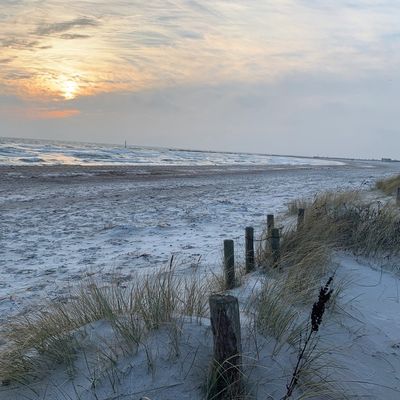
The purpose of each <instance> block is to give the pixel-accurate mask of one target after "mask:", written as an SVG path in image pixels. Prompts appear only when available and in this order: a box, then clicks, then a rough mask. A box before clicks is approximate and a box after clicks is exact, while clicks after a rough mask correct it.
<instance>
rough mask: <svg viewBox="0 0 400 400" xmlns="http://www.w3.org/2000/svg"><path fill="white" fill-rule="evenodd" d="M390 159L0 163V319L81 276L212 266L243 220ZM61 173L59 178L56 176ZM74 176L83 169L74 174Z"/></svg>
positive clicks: (252, 220) (358, 179)
mask: <svg viewBox="0 0 400 400" xmlns="http://www.w3.org/2000/svg"><path fill="white" fill-rule="evenodd" d="M398 169H400V165H398V164H397V163H389V164H384V163H372V162H371V163H364V162H359V163H351V164H349V165H346V166H337V167H308V168H300V169H299V168H280V169H277V170H276V169H274V168H272V167H258V168H250V169H249V168H247V167H242V168H239V167H235V168H230V167H212V168H208V167H169V168H168V167H162V168H160V167H140V168H139V167H125V168H124V169H120V168H115V169H113V168H108V167H107V168H105V169H102V168H82V167H77V166H75V167H70V168H65V167H53V168H51V167H36V168H32V167H27V168H24V167H15V168H11V169H10V168H2V169H1V168H0V210H1V246H0V268H1V271H2V281H1V282H0V321H1V320H4V319H5V318H6V317H7V315H10V314H13V313H15V312H18V310H21V309H22V308H24V307H25V306H28V305H31V304H34V303H35V302H36V301H40V299H42V298H47V299H60V298H62V297H63V296H67V295H68V291H69V287H70V285H71V284H74V283H77V282H79V281H80V280H81V279H82V278H83V277H84V276H86V275H87V274H88V273H99V274H101V275H102V277H103V278H104V279H107V277H109V279H115V277H116V276H118V277H119V278H118V279H120V280H129V278H130V276H131V274H132V272H134V271H137V270H138V269H141V270H146V269H149V268H155V267H158V266H162V265H165V264H166V263H167V262H168V260H169V259H170V257H171V255H174V256H175V261H176V262H177V263H178V264H180V265H181V268H183V269H189V270H190V269H191V268H195V267H196V268H213V269H215V268H217V267H218V266H219V265H220V261H221V243H222V241H223V239H226V238H232V239H235V240H236V242H237V248H238V250H237V251H238V252H239V253H241V252H242V251H241V246H242V244H243V243H242V242H243V240H242V237H243V231H244V228H245V226H248V225H252V226H254V227H255V229H256V234H260V233H261V229H262V226H263V223H264V222H265V219H266V215H267V214H268V213H276V212H280V211H282V210H284V209H285V204H286V203H287V202H288V201H289V200H292V199H295V198H298V197H302V196H312V195H314V194H316V193H317V192H319V191H321V190H326V189H337V188H353V189H361V188H365V187H367V186H368V184H370V183H371V182H372V181H374V180H375V179H376V178H378V177H381V176H383V175H387V174H390V173H394V172H395V171H396V170H398ZM63 173H64V174H65V173H67V176H60V175H62V174H63ZM82 174H83V175H82Z"/></svg>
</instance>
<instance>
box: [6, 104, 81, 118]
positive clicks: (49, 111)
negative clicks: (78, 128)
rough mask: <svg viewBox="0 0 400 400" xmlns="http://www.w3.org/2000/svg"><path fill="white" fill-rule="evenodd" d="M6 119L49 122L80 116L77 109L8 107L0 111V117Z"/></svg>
mask: <svg viewBox="0 0 400 400" xmlns="http://www.w3.org/2000/svg"><path fill="white" fill-rule="evenodd" d="M3 113H4V115H5V116H7V117H10V116H13V117H14V118H23V119H25V120H51V119H64V118H70V117H74V116H77V115H79V114H80V111H79V110H77V109H71V108H68V109H54V108H38V107H31V106H29V105H27V106H24V107H9V108H4V109H2V110H1V112H0V115H1V114H3Z"/></svg>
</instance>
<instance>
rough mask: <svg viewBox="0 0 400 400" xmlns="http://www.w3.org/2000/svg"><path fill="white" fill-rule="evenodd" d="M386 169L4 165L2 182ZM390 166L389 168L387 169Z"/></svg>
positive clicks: (359, 163)
mask: <svg viewBox="0 0 400 400" xmlns="http://www.w3.org/2000/svg"><path fill="white" fill-rule="evenodd" d="M355 167H356V168H381V169H386V168H387V166H385V164H384V163H382V162H379V161H372V162H371V161H368V162H366V161H352V162H346V163H344V164H343V165H312V164H308V165H285V164H282V165H234V164H231V165H70V164H69V165H0V181H18V180H19V179H23V180H26V179H35V180H38V181H46V182H48V181H68V180H71V181H99V180H129V181H135V180H137V181H145V180H154V179H166V178H191V177H207V176H216V175H237V174H239V175H240V174H263V173H276V172H278V173H279V172H285V171H292V172H294V171H305V170H316V169H318V170H319V169H323V170H330V169H335V170H340V169H344V170H348V169H354V168H355ZM385 167H386V168H385ZM389 169H391V168H389Z"/></svg>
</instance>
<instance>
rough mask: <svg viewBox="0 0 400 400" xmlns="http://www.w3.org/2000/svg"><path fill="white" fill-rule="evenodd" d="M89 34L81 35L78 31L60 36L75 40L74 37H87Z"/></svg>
mask: <svg viewBox="0 0 400 400" xmlns="http://www.w3.org/2000/svg"><path fill="white" fill-rule="evenodd" d="M90 37H91V36H90V35H82V34H79V33H65V34H63V35H61V36H60V38H61V39H66V40H75V39H89V38H90Z"/></svg>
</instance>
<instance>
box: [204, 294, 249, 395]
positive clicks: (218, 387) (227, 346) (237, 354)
mask: <svg viewBox="0 0 400 400" xmlns="http://www.w3.org/2000/svg"><path fill="white" fill-rule="evenodd" d="M209 302H210V320H211V330H212V333H213V338H214V365H213V376H212V382H211V383H212V387H211V388H210V389H211V390H210V392H211V393H210V394H211V397H212V398H215V399H228V398H229V399H231V398H236V397H235V396H238V395H240V393H241V386H242V385H241V382H240V378H241V371H240V364H241V352H242V344H241V333H240V314H239V302H238V299H237V298H236V297H234V296H224V295H220V294H214V295H211V296H210V298H209ZM214 396H215V397H214Z"/></svg>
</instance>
